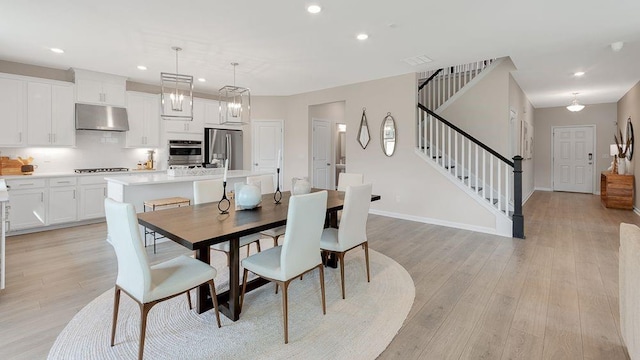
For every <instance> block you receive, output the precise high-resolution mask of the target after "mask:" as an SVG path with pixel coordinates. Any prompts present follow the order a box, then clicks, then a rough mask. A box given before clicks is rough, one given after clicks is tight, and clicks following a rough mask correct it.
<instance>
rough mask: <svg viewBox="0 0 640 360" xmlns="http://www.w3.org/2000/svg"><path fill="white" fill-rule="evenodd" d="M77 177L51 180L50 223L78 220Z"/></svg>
mask: <svg viewBox="0 0 640 360" xmlns="http://www.w3.org/2000/svg"><path fill="white" fill-rule="evenodd" d="M76 193H77V190H76V177H65V178H54V179H51V180H49V216H48V221H47V224H48V225H53V224H60V223H66V222H72V221H76V220H78V207H77V204H76V203H77V200H76V199H77V197H76Z"/></svg>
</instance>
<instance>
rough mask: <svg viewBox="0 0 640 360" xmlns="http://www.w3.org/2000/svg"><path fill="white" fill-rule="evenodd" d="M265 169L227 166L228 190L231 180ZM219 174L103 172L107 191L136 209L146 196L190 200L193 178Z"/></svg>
mask: <svg viewBox="0 0 640 360" xmlns="http://www.w3.org/2000/svg"><path fill="white" fill-rule="evenodd" d="M264 174H265V173H264V172H255V171H248V170H229V171H228V173H227V192H229V191H232V190H233V187H234V184H235V183H238V182H246V180H247V176H256V175H264ZM221 178H222V169H220V173H219V174H209V175H190V176H170V175H168V174H166V173H154V174H141V175H133V176H131V175H129V176H106V177H105V180H106V181H107V194H108V196H109V197H110V198H112V199H114V200H116V201H121V202H127V203H131V204H133V205H134V206H135V208H136V212H143V211H144V202H145V201H147V200H153V199H161V198H169V197H184V198H187V199H190V200H191V202H192V203H193V182H194V181H199V180H211V179H221Z"/></svg>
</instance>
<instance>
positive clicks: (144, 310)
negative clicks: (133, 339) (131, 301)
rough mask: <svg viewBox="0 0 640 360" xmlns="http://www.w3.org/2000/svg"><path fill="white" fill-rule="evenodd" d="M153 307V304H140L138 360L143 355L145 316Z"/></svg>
mask: <svg viewBox="0 0 640 360" xmlns="http://www.w3.org/2000/svg"><path fill="white" fill-rule="evenodd" d="M153 305H154V304H153V303H147V304H140V347H139V348H138V360H142V354H143V353H144V338H145V336H146V333H147V315H148V314H149V310H151V307H153Z"/></svg>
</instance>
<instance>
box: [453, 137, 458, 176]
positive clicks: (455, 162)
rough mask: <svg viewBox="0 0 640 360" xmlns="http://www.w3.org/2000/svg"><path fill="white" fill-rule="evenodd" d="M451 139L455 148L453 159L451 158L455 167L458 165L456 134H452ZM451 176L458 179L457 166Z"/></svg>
mask: <svg viewBox="0 0 640 360" xmlns="http://www.w3.org/2000/svg"><path fill="white" fill-rule="evenodd" d="M453 139H454V143H453V146H454V148H455V153H456V155H455V157H454V158H453V159H454V162H453V163H454V164H456V165H457V164H458V132H454V133H453ZM453 176H455V177H456V178H457V177H458V166H456V167H455V168H454V169H453Z"/></svg>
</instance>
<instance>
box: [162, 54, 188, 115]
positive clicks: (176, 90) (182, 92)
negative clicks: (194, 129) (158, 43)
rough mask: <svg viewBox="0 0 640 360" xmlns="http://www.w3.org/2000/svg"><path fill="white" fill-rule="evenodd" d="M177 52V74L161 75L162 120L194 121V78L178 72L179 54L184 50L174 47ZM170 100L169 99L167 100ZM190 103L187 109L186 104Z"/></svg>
mask: <svg viewBox="0 0 640 360" xmlns="http://www.w3.org/2000/svg"><path fill="white" fill-rule="evenodd" d="M171 49H172V50H174V51H175V52H176V72H175V74H173V73H164V72H163V73H160V82H161V87H162V91H161V94H160V96H161V99H162V118H163V119H166V120H182V121H184V120H187V121H191V120H193V76H191V75H182V74H180V73H179V72H178V52H179V51H181V50H182V49H181V48H179V47H176V46H174V47H172V48H171ZM167 98H168V99H167ZM185 102H188V103H187V105H188V106H186V107H184V106H183V105H184V103H185Z"/></svg>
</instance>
